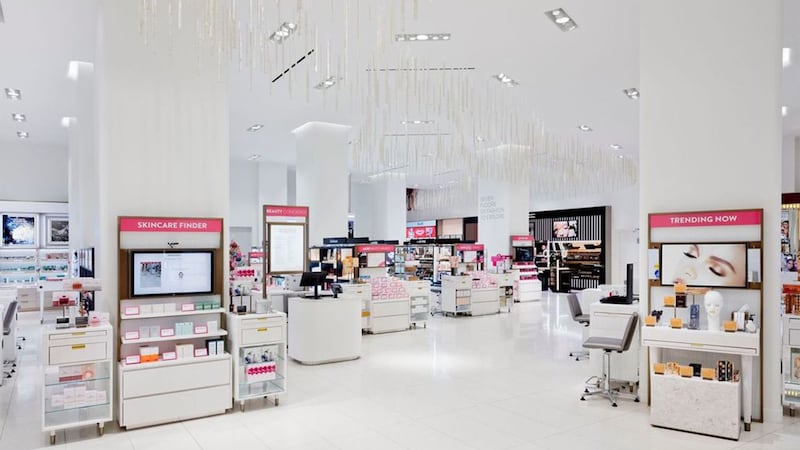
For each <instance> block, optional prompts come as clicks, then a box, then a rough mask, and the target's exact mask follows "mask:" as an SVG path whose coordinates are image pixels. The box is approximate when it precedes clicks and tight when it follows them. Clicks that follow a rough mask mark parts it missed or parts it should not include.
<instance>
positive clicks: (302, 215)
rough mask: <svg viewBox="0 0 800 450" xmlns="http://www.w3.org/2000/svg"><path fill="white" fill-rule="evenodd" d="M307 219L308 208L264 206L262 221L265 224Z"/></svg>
mask: <svg viewBox="0 0 800 450" xmlns="http://www.w3.org/2000/svg"><path fill="white" fill-rule="evenodd" d="M306 218H308V206H279V205H264V219H265V220H266V221H267V222H280V221H287V220H292V219H294V220H297V219H302V220H303V221H305V219H306Z"/></svg>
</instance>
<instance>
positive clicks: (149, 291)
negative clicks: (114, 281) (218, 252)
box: [131, 251, 214, 297]
mask: <svg viewBox="0 0 800 450" xmlns="http://www.w3.org/2000/svg"><path fill="white" fill-rule="evenodd" d="M213 273H214V271H213V263H212V252H211V251H186V252H133V257H132V261H131V280H132V283H131V284H132V286H133V292H132V295H133V296H134V297H139V296H145V295H172V294H209V293H211V292H212V290H213V286H212V279H213Z"/></svg>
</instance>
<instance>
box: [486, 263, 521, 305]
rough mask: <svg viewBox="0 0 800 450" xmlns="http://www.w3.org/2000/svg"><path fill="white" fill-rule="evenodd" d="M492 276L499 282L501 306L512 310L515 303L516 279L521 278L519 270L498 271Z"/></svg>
mask: <svg viewBox="0 0 800 450" xmlns="http://www.w3.org/2000/svg"><path fill="white" fill-rule="evenodd" d="M492 276H493V277H494V280H495V282H496V283H497V289H498V291H499V292H498V294H499V296H500V308H505V310H506V311H507V312H511V305H513V304H514V281H515V280H517V279H519V271H518V270H514V271H511V272H505V273H496V274H492Z"/></svg>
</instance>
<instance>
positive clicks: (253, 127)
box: [247, 123, 264, 131]
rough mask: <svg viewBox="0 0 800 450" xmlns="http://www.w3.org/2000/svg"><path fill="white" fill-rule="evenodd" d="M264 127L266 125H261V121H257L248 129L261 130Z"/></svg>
mask: <svg viewBox="0 0 800 450" xmlns="http://www.w3.org/2000/svg"><path fill="white" fill-rule="evenodd" d="M262 128H264V125H261V124H260V123H256V124H253V125H250V126H249V127H247V131H258V130H260V129H262Z"/></svg>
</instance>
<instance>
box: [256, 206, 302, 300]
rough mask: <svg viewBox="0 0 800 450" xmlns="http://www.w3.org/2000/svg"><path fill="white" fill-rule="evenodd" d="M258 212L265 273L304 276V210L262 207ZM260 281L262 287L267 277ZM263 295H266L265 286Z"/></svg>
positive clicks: (286, 207)
mask: <svg viewBox="0 0 800 450" xmlns="http://www.w3.org/2000/svg"><path fill="white" fill-rule="evenodd" d="M262 212H263V216H262V222H263V223H264V237H265V240H264V254H265V257H266V258H265V259H266V261H267V270H266V272H267V273H271V274H287V273H301V272H305V271H306V267H307V266H308V218H309V211H308V207H307V206H285V205H264V207H263V209H262ZM263 279H264V282H265V283H266V279H267V277H263ZM264 293H265V294H264V295H266V284H265V285H264Z"/></svg>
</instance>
